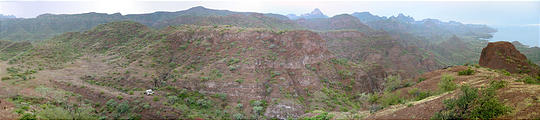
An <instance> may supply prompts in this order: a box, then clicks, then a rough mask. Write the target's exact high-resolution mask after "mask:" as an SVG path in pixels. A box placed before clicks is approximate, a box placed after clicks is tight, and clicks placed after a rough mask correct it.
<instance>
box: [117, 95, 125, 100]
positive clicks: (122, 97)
mask: <svg viewBox="0 0 540 120" xmlns="http://www.w3.org/2000/svg"><path fill="white" fill-rule="evenodd" d="M116 99H118V100H122V99H124V96H121V95H118V96H116Z"/></svg>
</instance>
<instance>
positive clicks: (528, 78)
mask: <svg viewBox="0 0 540 120" xmlns="http://www.w3.org/2000/svg"><path fill="white" fill-rule="evenodd" d="M517 81H518V82H524V83H527V84H537V85H540V76H539V77H536V79H535V78H533V77H531V76H525V77H523V78H521V79H518V80H517Z"/></svg>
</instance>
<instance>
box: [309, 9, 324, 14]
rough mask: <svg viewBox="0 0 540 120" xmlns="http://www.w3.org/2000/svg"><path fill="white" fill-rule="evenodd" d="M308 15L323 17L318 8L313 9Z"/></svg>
mask: <svg viewBox="0 0 540 120" xmlns="http://www.w3.org/2000/svg"><path fill="white" fill-rule="evenodd" d="M310 14H311V15H324V14H323V13H322V12H321V10H320V9H319V8H315V9H314V10H313V11H311V13H310Z"/></svg>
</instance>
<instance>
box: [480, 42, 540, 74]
mask: <svg viewBox="0 0 540 120" xmlns="http://www.w3.org/2000/svg"><path fill="white" fill-rule="evenodd" d="M479 63H480V66H484V67H488V68H492V69H504V70H506V71H508V72H511V73H533V74H535V73H538V69H537V68H536V66H535V65H534V64H533V63H532V62H531V61H529V60H528V59H527V57H526V56H525V55H523V54H521V53H520V52H519V51H518V50H517V49H516V47H514V45H513V44H512V43H510V42H502V41H501V42H492V43H489V44H488V45H487V46H486V47H485V48H484V49H482V55H481V56H480V61H479Z"/></svg>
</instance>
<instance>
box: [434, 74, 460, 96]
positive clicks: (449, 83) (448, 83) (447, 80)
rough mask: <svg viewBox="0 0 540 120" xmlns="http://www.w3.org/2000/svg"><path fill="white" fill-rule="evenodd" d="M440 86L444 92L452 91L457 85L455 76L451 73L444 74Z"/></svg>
mask: <svg viewBox="0 0 540 120" xmlns="http://www.w3.org/2000/svg"><path fill="white" fill-rule="evenodd" d="M438 86H439V90H441V91H442V92H447V91H452V90H455V89H456V87H457V85H456V83H454V77H452V76H450V75H443V76H442V77H441V81H440V82H439V84H438Z"/></svg>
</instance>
